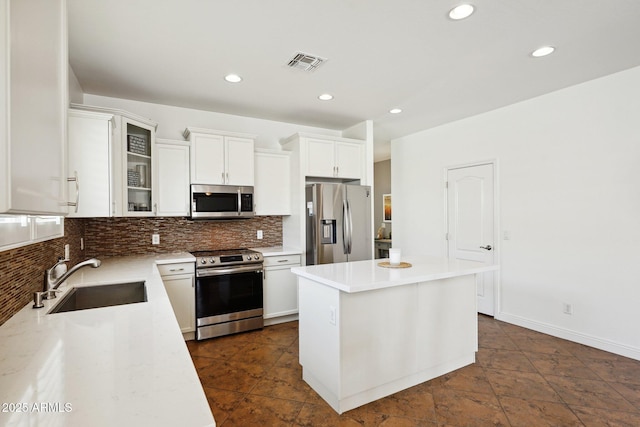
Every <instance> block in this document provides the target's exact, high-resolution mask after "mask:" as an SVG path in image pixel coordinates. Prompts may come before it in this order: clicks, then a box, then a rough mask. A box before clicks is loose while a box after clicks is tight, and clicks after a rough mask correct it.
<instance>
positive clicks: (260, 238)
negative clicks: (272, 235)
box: [257, 230, 262, 240]
mask: <svg viewBox="0 0 640 427" xmlns="http://www.w3.org/2000/svg"><path fill="white" fill-rule="evenodd" d="M257 239H258V240H262V230H258V233H257Z"/></svg>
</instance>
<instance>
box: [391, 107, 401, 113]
mask: <svg viewBox="0 0 640 427" xmlns="http://www.w3.org/2000/svg"><path fill="white" fill-rule="evenodd" d="M389 112H390V113H391V114H400V113H402V110H401V109H400V108H392V109H391V110H389Z"/></svg>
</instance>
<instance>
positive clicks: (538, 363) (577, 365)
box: [525, 353, 601, 380]
mask: <svg viewBox="0 0 640 427" xmlns="http://www.w3.org/2000/svg"><path fill="white" fill-rule="evenodd" d="M525 355H526V356H527V358H528V359H529V360H530V361H531V363H532V364H533V366H535V368H536V369H537V370H538V372H540V374H542V375H561V376H563V377H575V378H589V379H592V380H598V379H601V378H600V377H599V376H598V375H596V374H595V372H593V371H592V370H591V369H589V368H588V367H587V366H586V365H585V364H584V363H582V362H581V361H580V359H578V358H577V357H575V356H565V355H560V354H544V353H525Z"/></svg>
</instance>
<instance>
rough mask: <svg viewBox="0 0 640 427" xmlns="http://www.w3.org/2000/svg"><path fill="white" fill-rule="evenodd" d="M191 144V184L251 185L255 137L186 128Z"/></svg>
mask: <svg viewBox="0 0 640 427" xmlns="http://www.w3.org/2000/svg"><path fill="white" fill-rule="evenodd" d="M183 135H184V137H185V139H188V140H189V141H190V143H191V154H190V157H191V184H213V185H246V186H253V184H254V171H253V149H254V145H255V138H256V135H249V134H241V133H234V132H225V131H217V130H211V129H202V128H187V129H185V131H184V134H183Z"/></svg>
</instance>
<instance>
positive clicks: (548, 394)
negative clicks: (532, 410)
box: [486, 369, 562, 403]
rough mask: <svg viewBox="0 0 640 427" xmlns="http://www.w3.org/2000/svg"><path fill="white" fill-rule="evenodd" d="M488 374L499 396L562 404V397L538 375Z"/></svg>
mask: <svg viewBox="0 0 640 427" xmlns="http://www.w3.org/2000/svg"><path fill="white" fill-rule="evenodd" d="M486 374H487V378H488V379H489V382H490V383H491V386H492V387H493V390H494V391H495V393H496V394H497V395H498V396H511V397H517V398H520V399H531V400H544V401H547V402H559V403H562V401H561V399H560V396H558V394H557V393H556V392H555V391H554V389H553V388H552V387H551V386H550V385H549V384H548V383H547V381H546V380H545V378H544V377H542V375H540V374H538V373H535V372H518V371H507V370H497V369H487V370H486Z"/></svg>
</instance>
